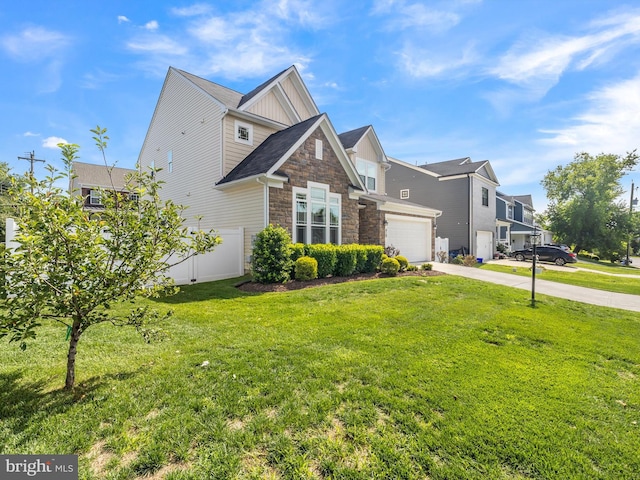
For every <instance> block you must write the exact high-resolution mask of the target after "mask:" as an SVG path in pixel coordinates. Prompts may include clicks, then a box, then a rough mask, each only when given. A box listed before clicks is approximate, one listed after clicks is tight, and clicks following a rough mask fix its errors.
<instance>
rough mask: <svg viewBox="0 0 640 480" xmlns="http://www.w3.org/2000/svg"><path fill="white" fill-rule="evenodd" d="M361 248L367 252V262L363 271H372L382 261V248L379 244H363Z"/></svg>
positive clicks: (376, 268)
mask: <svg viewBox="0 0 640 480" xmlns="http://www.w3.org/2000/svg"><path fill="white" fill-rule="evenodd" d="M363 248H364V249H365V251H366V252H367V262H366V263H365V266H364V272H365V273H373V272H375V271H376V270H378V267H379V266H380V263H381V262H382V257H383V255H384V248H382V246H380V245H363Z"/></svg>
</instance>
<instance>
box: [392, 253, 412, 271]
mask: <svg viewBox="0 0 640 480" xmlns="http://www.w3.org/2000/svg"><path fill="white" fill-rule="evenodd" d="M395 259H396V260H397V261H398V263H399V264H400V271H401V272H404V271H405V270H406V269H407V268H408V267H409V260H407V257H404V256H402V255H396V256H395Z"/></svg>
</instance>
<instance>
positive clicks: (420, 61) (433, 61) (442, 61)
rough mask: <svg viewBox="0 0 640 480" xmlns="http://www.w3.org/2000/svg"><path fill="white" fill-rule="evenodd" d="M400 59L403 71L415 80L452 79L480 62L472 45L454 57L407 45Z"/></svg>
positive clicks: (410, 44)
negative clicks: (431, 78)
mask: <svg viewBox="0 0 640 480" xmlns="http://www.w3.org/2000/svg"><path fill="white" fill-rule="evenodd" d="M399 58H400V64H401V66H402V68H403V70H404V71H406V72H407V73H408V74H409V75H410V76H412V77H415V78H428V77H440V76H443V75H445V74H446V75H447V77H448V78H449V79H450V78H451V77H452V76H455V75H456V74H457V73H458V72H460V71H462V70H464V68H465V67H468V66H470V65H473V64H475V63H476V62H477V61H478V59H477V55H476V54H475V52H474V48H473V46H472V45H469V46H467V47H466V48H465V49H464V50H463V51H462V52H460V53H458V54H457V56H454V55H452V54H449V53H448V52H447V53H445V54H443V52H437V53H436V52H433V51H431V50H429V49H426V48H418V47H416V46H415V45H414V44H412V43H407V44H406V45H405V46H404V48H403V49H402V51H401V52H400V54H399Z"/></svg>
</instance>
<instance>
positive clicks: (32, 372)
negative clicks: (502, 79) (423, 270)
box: [0, 273, 640, 480]
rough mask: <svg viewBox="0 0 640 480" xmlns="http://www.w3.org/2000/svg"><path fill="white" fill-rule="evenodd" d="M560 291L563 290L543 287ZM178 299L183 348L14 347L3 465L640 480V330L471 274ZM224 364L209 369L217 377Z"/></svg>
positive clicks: (189, 293)
mask: <svg viewBox="0 0 640 480" xmlns="http://www.w3.org/2000/svg"><path fill="white" fill-rule="evenodd" d="M545 274H546V273H545ZM231 284H232V282H229V281H224V282H216V283H210V284H201V285H195V286H191V287H187V288H185V289H184V290H183V293H181V294H180V295H179V296H178V297H174V298H172V299H171V300H170V302H165V303H156V304H155V306H156V307H158V308H167V307H171V308H173V309H174V311H175V315H174V317H173V319H172V320H171V322H170V323H168V324H167V325H165V328H166V330H167V331H168V333H169V334H170V338H169V339H167V340H165V341H164V342H162V343H156V344H151V345H147V344H144V343H143V341H142V339H141V338H140V337H138V336H137V335H136V334H135V333H134V332H132V331H129V330H122V329H117V328H115V327H111V326H107V325H105V326H101V327H99V328H95V329H93V330H88V331H87V333H86V334H85V336H84V337H83V338H82V340H81V343H80V350H79V357H78V372H77V374H78V381H79V383H80V385H79V387H78V389H77V391H76V392H75V394H74V395H70V394H66V393H64V392H62V391H60V390H59V388H60V387H61V386H62V385H63V383H64V382H63V381H64V376H63V375H64V362H65V354H66V352H65V342H64V339H65V334H66V332H65V330H64V328H62V327H59V326H53V325H49V326H46V327H43V328H42V329H41V332H40V334H41V337H40V339H39V340H38V341H37V342H36V343H34V344H32V345H31V346H30V347H29V348H28V349H27V351H26V352H21V351H20V350H19V349H18V348H16V347H15V346H13V345H7V344H6V343H2V344H0V439H2V440H1V442H0V452H1V453H23V454H24V453H76V454H79V455H80V468H81V473H80V478H84V479H89V478H96V479H97V478H109V479H129V478H136V477H141V476H143V475H145V474H152V473H155V474H157V475H158V477H157V478H161V477H162V476H164V478H170V479H198V480H200V479H205V478H220V479H225V478H243V479H244V478H247V479H248V478H255V479H258V478H288V479H299V478H349V479H358V478H362V479H364V478H367V479H370V478H376V479H377V478H394V479H395V478H415V479H426V478H431V479H452V478H478V479H480V478H482V479H485V478H498V479H499V478H505V479H507V478H509V479H511V478H545V479H567V478H589V479H591V478H596V479H597V478H611V479H621V478H634V477H636V478H637V474H638V472H640V456H639V455H638V452H639V451H640V430H639V429H640V426H639V425H638V422H640V388H639V385H638V377H639V376H640V319H639V318H638V315H637V314H636V313H632V312H624V311H621V310H614V309H607V308H600V307H593V306H587V305H584V304H580V303H571V302H568V301H564V300H561V299H555V298H550V297H544V296H542V295H540V296H539V301H538V306H537V308H535V309H533V308H531V307H529V299H528V298H527V293H526V292H523V291H520V290H515V289H507V288H503V287H498V286H494V285H490V284H485V283H480V282H475V281H471V280H467V279H463V278H460V277H455V276H439V277H425V278H422V277H404V278H396V279H384V280H374V281H365V282H357V283H348V284H340V285H333V286H328V287H319V288H314V289H307V290H301V291H295V292H289V293H277V294H275V293H273V294H261V295H247V294H243V293H240V292H238V291H237V290H236V289H234V288H233V287H232V286H231ZM204 361H208V362H209V365H208V366H207V367H202V366H200V365H201V364H202V363H203V362H204Z"/></svg>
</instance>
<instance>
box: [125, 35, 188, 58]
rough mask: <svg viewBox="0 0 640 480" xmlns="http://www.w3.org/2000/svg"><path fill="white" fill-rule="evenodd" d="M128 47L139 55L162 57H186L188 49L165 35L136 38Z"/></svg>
mask: <svg viewBox="0 0 640 480" xmlns="http://www.w3.org/2000/svg"><path fill="white" fill-rule="evenodd" d="M127 47H128V48H129V49H130V50H133V51H134V52H137V53H148V54H160V55H178V56H179V55H185V54H186V53H188V51H189V50H188V48H187V47H185V46H184V45H181V44H179V43H178V42H177V41H175V40H173V39H171V38H169V37H167V36H165V35H147V36H142V37H138V38H135V39H133V40H131V41H130V42H128V43H127Z"/></svg>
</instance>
